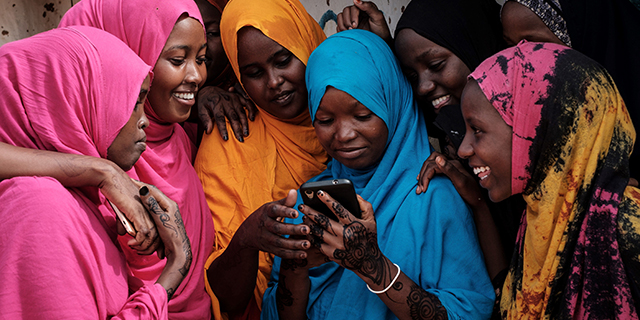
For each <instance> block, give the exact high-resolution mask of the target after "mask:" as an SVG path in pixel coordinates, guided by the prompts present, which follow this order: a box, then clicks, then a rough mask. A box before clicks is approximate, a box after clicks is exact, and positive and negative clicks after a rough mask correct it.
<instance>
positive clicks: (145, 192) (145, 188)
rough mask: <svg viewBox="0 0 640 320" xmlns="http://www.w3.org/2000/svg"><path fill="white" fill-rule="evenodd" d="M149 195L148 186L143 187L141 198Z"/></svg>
mask: <svg viewBox="0 0 640 320" xmlns="http://www.w3.org/2000/svg"><path fill="white" fill-rule="evenodd" d="M148 194H149V188H147V186H143V187H142V188H140V195H141V196H143V197H144V196H146V195H148Z"/></svg>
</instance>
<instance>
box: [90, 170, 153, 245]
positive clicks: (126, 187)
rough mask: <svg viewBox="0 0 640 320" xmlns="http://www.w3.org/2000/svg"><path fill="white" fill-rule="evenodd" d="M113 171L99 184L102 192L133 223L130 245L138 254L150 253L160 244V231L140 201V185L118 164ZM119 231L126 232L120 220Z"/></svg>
mask: <svg viewBox="0 0 640 320" xmlns="http://www.w3.org/2000/svg"><path fill="white" fill-rule="evenodd" d="M112 167H113V172H110V173H109V174H107V175H106V176H107V178H106V179H104V180H102V182H101V183H100V184H99V186H98V187H99V188H100V191H101V192H102V194H103V195H104V196H105V197H106V198H107V199H109V201H111V203H113V204H114V205H115V206H116V207H117V208H118V209H120V211H122V213H124V215H125V216H126V217H127V219H129V221H131V222H132V223H133V227H134V228H135V232H136V233H135V234H132V235H131V236H132V237H133V239H131V240H129V242H128V245H129V246H130V247H131V248H132V249H134V250H136V251H137V252H138V254H143V255H148V254H151V253H153V252H155V251H156V250H158V247H159V246H160V238H159V237H158V231H157V229H156V226H155V224H154V223H153V220H152V218H151V217H150V216H149V214H148V213H147V211H146V210H145V208H144V206H143V205H142V203H140V200H139V196H138V186H137V185H136V184H135V182H134V181H133V180H132V179H131V178H130V177H129V176H128V175H127V174H126V173H125V172H124V171H122V169H120V168H119V167H118V166H116V165H113V166H112ZM118 233H120V234H124V228H123V227H122V226H121V225H120V222H118Z"/></svg>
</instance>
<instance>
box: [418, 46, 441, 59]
mask: <svg viewBox="0 0 640 320" xmlns="http://www.w3.org/2000/svg"><path fill="white" fill-rule="evenodd" d="M441 51H442V50H439V49H436V48H430V49H427V50H425V51H424V52H423V53H421V54H420V55H418V58H417V60H422V59H427V58H431V57H433V56H435V55H437V54H438V53H440V52H441Z"/></svg>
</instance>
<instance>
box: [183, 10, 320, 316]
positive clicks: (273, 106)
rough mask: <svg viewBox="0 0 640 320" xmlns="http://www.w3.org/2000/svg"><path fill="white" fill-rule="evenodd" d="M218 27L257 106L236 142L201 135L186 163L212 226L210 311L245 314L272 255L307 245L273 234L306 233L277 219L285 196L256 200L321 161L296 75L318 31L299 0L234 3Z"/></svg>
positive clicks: (258, 297) (283, 189)
mask: <svg viewBox="0 0 640 320" xmlns="http://www.w3.org/2000/svg"><path fill="white" fill-rule="evenodd" d="M220 28H221V32H222V43H223V45H224V48H225V51H226V53H227V56H228V58H229V61H230V64H231V66H232V67H233V70H234V72H235V74H236V77H237V78H238V79H239V80H240V82H241V83H242V86H243V88H244V90H245V91H246V93H247V94H248V95H249V97H250V98H251V100H253V102H254V103H255V104H256V106H257V107H258V113H257V114H256V117H255V120H254V122H252V130H251V132H250V133H249V135H248V136H246V137H245V138H244V142H243V143H241V142H240V141H237V140H235V139H229V140H228V141H225V140H224V139H223V138H222V137H221V136H219V135H216V134H212V135H206V136H205V137H204V138H203V141H202V144H201V145H200V149H199V151H198V156H197V158H196V161H195V165H194V166H195V168H196V171H197V172H198V176H199V177H200V180H201V181H202V185H203V187H204V189H205V193H206V194H207V201H208V203H209V208H210V209H211V212H212V214H213V217H214V221H215V225H216V247H215V249H214V252H213V254H212V255H211V256H210V257H209V260H208V262H207V268H208V270H207V277H208V281H207V282H208V284H209V286H210V287H208V290H209V293H210V294H211V299H212V303H213V309H214V314H215V317H216V318H218V317H222V314H221V313H226V314H227V315H228V316H231V317H234V316H238V317H241V316H242V317H250V318H251V317H257V316H258V314H259V312H260V306H261V302H262V294H263V292H264V290H265V289H266V287H267V281H268V279H269V275H270V272H271V263H272V255H273V254H276V255H284V256H286V257H289V258H290V257H299V256H300V255H305V254H306V253H305V252H304V250H303V249H304V248H305V246H306V247H308V246H309V242H308V241H306V240H293V239H285V238H283V237H282V236H281V235H282V234H296V235H303V234H306V233H304V232H303V231H302V230H303V229H304V228H306V227H303V226H291V225H286V224H284V223H281V222H279V221H277V220H276V219H277V218H279V217H291V215H293V214H297V213H296V211H295V210H293V209H291V208H287V206H284V205H282V204H284V203H285V201H281V202H280V204H275V203H272V204H268V205H264V206H263V204H265V203H269V202H272V201H275V200H279V199H282V198H284V197H286V196H287V192H288V191H289V189H296V188H298V187H299V186H300V185H301V184H302V183H303V182H304V181H306V180H307V179H309V178H311V177H313V176H314V175H316V174H318V173H320V172H321V171H322V170H324V168H325V162H326V161H327V155H326V153H325V152H324V150H323V149H322V147H321V146H320V144H319V143H318V141H317V139H316V136H315V132H314V131H313V127H312V124H311V118H310V116H309V112H308V109H307V91H306V86H305V82H304V71H305V68H306V66H305V64H306V61H307V59H308V57H309V55H310V54H311V51H312V50H313V49H315V48H316V46H317V45H318V44H320V42H322V41H323V40H324V39H325V35H324V33H323V31H322V29H320V26H319V25H318V24H317V22H316V21H315V20H313V18H312V17H311V16H310V15H309V14H308V13H307V12H306V10H305V9H304V7H303V6H302V4H300V2H298V1H297V0H268V1H265V0H237V1H236V0H234V1H232V2H230V3H229V4H227V6H226V7H225V9H224V12H223V13H222V21H221V24H220ZM291 198H292V199H291V200H290V201H289V202H288V206H289V207H290V206H292V205H293V204H294V203H295V200H294V199H293V197H291ZM307 232H308V230H307Z"/></svg>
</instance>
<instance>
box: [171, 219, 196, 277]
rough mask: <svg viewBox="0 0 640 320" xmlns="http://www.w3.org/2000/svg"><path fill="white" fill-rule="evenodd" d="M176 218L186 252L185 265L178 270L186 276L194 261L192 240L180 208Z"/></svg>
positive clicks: (183, 249) (183, 248)
mask: <svg viewBox="0 0 640 320" xmlns="http://www.w3.org/2000/svg"><path fill="white" fill-rule="evenodd" d="M174 218H175V219H176V223H177V224H178V230H179V231H180V236H181V238H182V251H183V252H184V254H185V261H184V265H182V268H180V269H178V271H180V274H182V276H183V277H186V276H187V273H188V272H189V268H190V267H191V262H192V261H193V253H192V252H191V241H190V240H189V237H188V236H187V230H186V229H185V228H184V222H183V221H182V215H181V214H180V209H176V213H175V214H174Z"/></svg>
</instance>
